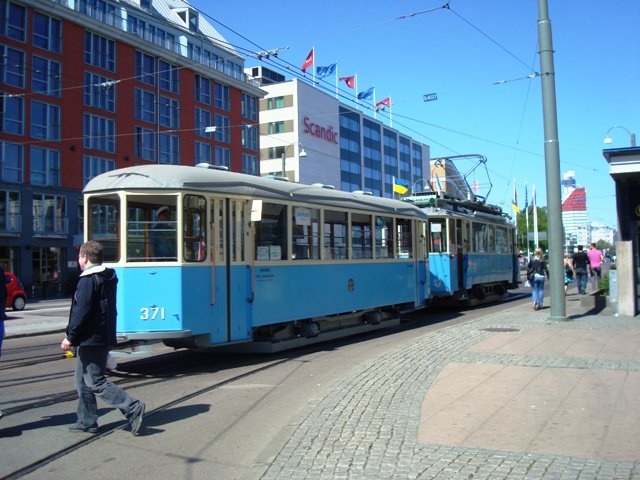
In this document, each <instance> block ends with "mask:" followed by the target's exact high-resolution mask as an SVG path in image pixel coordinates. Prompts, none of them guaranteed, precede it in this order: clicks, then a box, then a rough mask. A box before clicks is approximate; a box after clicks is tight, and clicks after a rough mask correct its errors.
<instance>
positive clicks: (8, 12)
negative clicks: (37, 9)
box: [0, 0, 27, 42]
mask: <svg viewBox="0 0 640 480" xmlns="http://www.w3.org/2000/svg"><path fill="white" fill-rule="evenodd" d="M26 31H27V9H26V8H25V7H21V6H19V5H16V4H15V3H12V2H7V1H6V0H0V35H4V36H6V37H9V38H13V39H14V40H18V41H20V42H24V41H25V39H26Z"/></svg>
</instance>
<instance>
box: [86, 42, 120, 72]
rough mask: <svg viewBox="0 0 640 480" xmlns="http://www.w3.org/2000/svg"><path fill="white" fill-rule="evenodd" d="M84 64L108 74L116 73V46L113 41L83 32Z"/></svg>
mask: <svg viewBox="0 0 640 480" xmlns="http://www.w3.org/2000/svg"><path fill="white" fill-rule="evenodd" d="M84 62H85V63H86V64H88V65H93V66H94V67H99V68H103V69H105V70H109V71H110V72H115V71H116V44H115V42H114V41H113V40H109V39H107V38H104V37H101V36H100V35H96V34H95V33H91V32H84Z"/></svg>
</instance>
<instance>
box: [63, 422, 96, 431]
mask: <svg viewBox="0 0 640 480" xmlns="http://www.w3.org/2000/svg"><path fill="white" fill-rule="evenodd" d="M69 431H70V432H75V433H78V432H82V433H98V426H97V425H92V426H90V427H85V426H84V425H80V424H79V423H74V424H73V425H71V426H70V427H69Z"/></svg>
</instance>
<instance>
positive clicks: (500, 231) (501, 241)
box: [496, 227, 509, 253]
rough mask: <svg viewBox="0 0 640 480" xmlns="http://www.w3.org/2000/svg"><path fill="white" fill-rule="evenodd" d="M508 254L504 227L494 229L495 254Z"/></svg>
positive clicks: (507, 239) (506, 234) (506, 235)
mask: <svg viewBox="0 0 640 480" xmlns="http://www.w3.org/2000/svg"><path fill="white" fill-rule="evenodd" d="M508 252H509V233H508V231H507V229H506V228H504V227H496V253H508Z"/></svg>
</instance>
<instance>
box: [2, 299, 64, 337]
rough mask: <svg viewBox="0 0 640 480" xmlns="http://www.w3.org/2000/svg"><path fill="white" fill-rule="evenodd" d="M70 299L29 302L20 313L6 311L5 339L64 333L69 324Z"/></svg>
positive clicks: (10, 310)
mask: <svg viewBox="0 0 640 480" xmlns="http://www.w3.org/2000/svg"><path fill="white" fill-rule="evenodd" d="M70 308H71V298H64V297H60V298H54V299H47V300H37V301H30V302H29V303H27V306H26V308H25V309H24V310H22V311H17V312H16V311H13V310H12V309H10V308H9V309H7V317H8V319H7V320H5V322H4V328H5V332H4V335H5V337H4V338H5V339H7V338H15V337H26V336H30V335H43V334H46V333H57V332H64V331H65V329H66V328H67V323H68V322H69V316H68V315H69V313H68V312H69V309H70Z"/></svg>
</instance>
